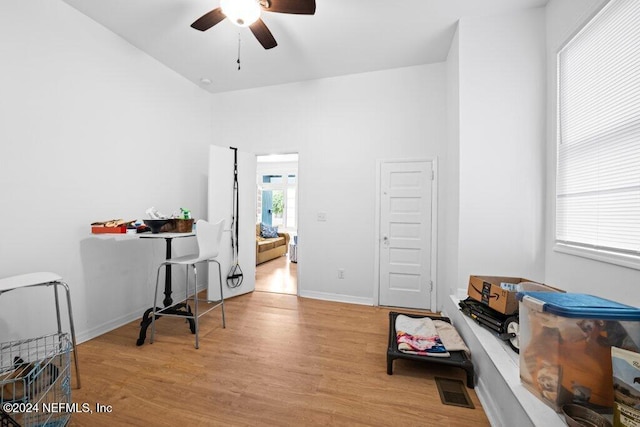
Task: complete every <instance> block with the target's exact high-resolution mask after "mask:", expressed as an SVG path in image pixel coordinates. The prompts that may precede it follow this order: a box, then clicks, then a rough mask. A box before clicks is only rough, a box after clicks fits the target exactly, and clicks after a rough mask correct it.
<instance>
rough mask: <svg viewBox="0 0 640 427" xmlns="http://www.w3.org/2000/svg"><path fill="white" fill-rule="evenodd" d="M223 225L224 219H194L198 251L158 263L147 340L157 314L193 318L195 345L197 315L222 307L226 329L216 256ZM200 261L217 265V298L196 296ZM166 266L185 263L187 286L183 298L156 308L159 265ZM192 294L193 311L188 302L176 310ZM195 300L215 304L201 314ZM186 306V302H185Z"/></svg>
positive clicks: (220, 279)
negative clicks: (178, 310)
mask: <svg viewBox="0 0 640 427" xmlns="http://www.w3.org/2000/svg"><path fill="white" fill-rule="evenodd" d="M223 226H224V220H220V221H219V222H217V223H215V224H210V223H209V222H207V221H205V220H202V219H201V220H198V221H197V222H196V239H197V240H198V253H197V254H193V255H185V256H182V257H177V258H171V259H168V260H166V261H165V262H163V263H162V264H160V266H158V274H157V276H156V289H155V292H154V294H153V306H152V307H153V311H152V313H151V338H150V339H149V343H151V344H153V339H154V337H155V334H156V317H158V318H160V317H162V316H172V317H182V318H186V319H189V320H190V321H191V320H193V324H194V327H193V330H192V332H193V333H195V335H196V348H199V347H200V345H199V342H198V330H199V326H198V318H199V317H200V316H203V315H205V314H206V313H208V312H210V311H211V310H213V309H214V308H217V307H220V306H221V307H222V308H221V310H222V327H223V328H225V327H226V325H225V319H224V295H223V294H222V269H221V268H220V263H219V262H218V261H217V260H216V259H215V258H216V257H217V256H218V252H219V249H220V239H221V238H222V228H223ZM199 262H208V263H211V262H214V263H216V264H218V278H219V281H220V301H211V300H209V299H202V298H198V271H197V269H196V263H199ZM168 265H184V266H185V270H186V279H185V280H186V285H185V298H184V299H183V300H182V301H180V302H178V303H176V304H174V305H171V306H169V307H164V308H158V307H157V306H156V304H157V303H158V286H159V282H160V270H162V267H165V268H166V266H168ZM189 266H191V268H192V269H193V276H194V278H193V294H192V295H189ZM191 297H193V313H191V310H190V309H189V306H188V305H187V311H184V312H180V313H176V311H175V310H174V309H173V307H174V306H176V305H181V304H182V303H183V302H184V303H186V302H187V301H188V300H189V298H191ZM198 301H202V302H206V303H215V305H213V306H211V307H209V308H208V309H207V310H205V311H204V312H202V313H199V312H198ZM185 305H186V304H185Z"/></svg>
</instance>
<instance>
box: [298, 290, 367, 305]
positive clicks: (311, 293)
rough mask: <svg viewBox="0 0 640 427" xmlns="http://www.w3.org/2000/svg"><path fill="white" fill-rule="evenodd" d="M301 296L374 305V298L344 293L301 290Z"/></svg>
mask: <svg viewBox="0 0 640 427" xmlns="http://www.w3.org/2000/svg"><path fill="white" fill-rule="evenodd" d="M299 296H301V297H303V298H312V299H320V300H325V301H333V302H345V303H349V304H359V305H373V298H363V297H354V296H351V295H344V294H333V293H328V292H316V291H300V293H299Z"/></svg>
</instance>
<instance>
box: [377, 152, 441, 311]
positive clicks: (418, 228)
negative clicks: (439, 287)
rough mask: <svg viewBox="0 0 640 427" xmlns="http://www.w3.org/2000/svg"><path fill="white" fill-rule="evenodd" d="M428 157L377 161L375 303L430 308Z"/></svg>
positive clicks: (430, 170)
mask: <svg viewBox="0 0 640 427" xmlns="http://www.w3.org/2000/svg"><path fill="white" fill-rule="evenodd" d="M432 182H433V162H431V161H406V162H404V161H402V162H401V161H397V162H395V161H388V162H382V163H381V167H380V197H379V200H380V245H379V248H380V251H379V273H380V274H379V277H380V283H379V303H380V305H387V306H393V307H407V308H418V309H431V308H432V286H431V283H432V282H431V268H432V266H431V259H432V257H431V254H432V217H433V215H432V191H433V189H432Z"/></svg>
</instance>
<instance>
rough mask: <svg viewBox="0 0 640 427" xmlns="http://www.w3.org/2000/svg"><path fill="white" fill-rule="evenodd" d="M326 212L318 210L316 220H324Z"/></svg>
mask: <svg viewBox="0 0 640 427" xmlns="http://www.w3.org/2000/svg"><path fill="white" fill-rule="evenodd" d="M326 220H327V213H326V212H318V221H326Z"/></svg>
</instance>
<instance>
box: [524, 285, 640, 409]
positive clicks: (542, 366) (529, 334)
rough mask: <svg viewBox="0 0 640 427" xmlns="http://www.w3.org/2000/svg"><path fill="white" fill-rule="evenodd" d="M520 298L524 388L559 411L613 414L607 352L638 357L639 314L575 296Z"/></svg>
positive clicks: (632, 309) (639, 311) (614, 304)
mask: <svg viewBox="0 0 640 427" xmlns="http://www.w3.org/2000/svg"><path fill="white" fill-rule="evenodd" d="M518 298H520V299H521V301H520V313H519V316H520V364H519V365H520V380H521V381H522V385H523V386H524V387H525V388H526V389H527V390H529V391H530V392H532V393H533V394H534V395H536V396H537V397H538V398H539V399H540V400H542V401H543V402H544V403H546V404H547V405H549V406H550V407H552V408H553V409H554V410H556V411H557V412H560V411H561V409H562V405H564V404H566V403H577V404H580V405H582V406H586V407H588V408H590V409H593V410H596V411H601V410H602V409H603V408H609V409H611V408H612V407H613V404H614V391H615V390H616V388H615V387H614V381H613V373H612V359H611V348H612V347H617V348H624V349H627V350H632V351H635V352H638V350H639V348H640V309H638V308H635V307H631V306H628V305H625V304H620V303H617V302H614V301H610V300H606V299H604V298H600V297H596V296H593V295H586V294H576V293H553V292H525V293H520V294H518Z"/></svg>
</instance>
